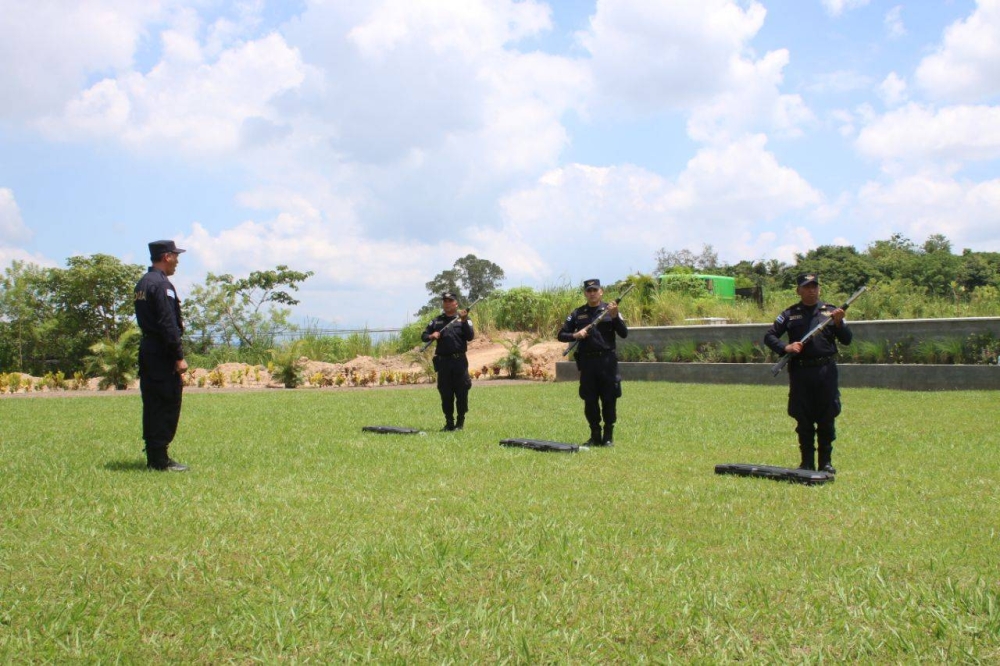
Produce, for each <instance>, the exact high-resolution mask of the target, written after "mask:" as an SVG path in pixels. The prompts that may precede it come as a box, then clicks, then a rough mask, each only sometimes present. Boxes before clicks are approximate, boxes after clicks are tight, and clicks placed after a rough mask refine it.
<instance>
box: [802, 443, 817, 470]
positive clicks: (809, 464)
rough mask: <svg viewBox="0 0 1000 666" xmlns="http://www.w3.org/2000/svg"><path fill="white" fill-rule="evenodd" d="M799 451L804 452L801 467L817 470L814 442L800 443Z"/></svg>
mask: <svg viewBox="0 0 1000 666" xmlns="http://www.w3.org/2000/svg"><path fill="white" fill-rule="evenodd" d="M799 452H800V453H801V454H802V462H800V463H799V469H804V470H808V471H810V472H815V471H816V462H815V459H814V458H813V455H814V454H815V453H816V448H815V447H814V446H813V445H812V444H808V445H807V444H799Z"/></svg>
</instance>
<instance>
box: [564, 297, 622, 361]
mask: <svg viewBox="0 0 1000 666" xmlns="http://www.w3.org/2000/svg"><path fill="white" fill-rule="evenodd" d="M634 286H635V285H634V284H630V285H629V286H627V287H625V291H623V292H622V293H621V294H620V295H619V296H618V298H616V299H615V300H614V303H615V305H618V304H619V303H621V302H622V299H623V298H625V294H627V293H628V292H630V291H632V287H634ZM607 309H608V306H607V305H605V306H604V307H603V308H601V309H600V310H599V311H598V312H597V313H596V315H595V316H594V320H593V321H592V322H590V323H589V324H587V325H586V326H584V327H583V328H581V329H580V331H584V332H586V333H590V329H592V328H594V327H595V326H597V324H598V322H600V321H601V319H603V318H604V313H605V312H606V311H607ZM578 344H580V341H579V340H574V341H573V342H571V343H569V347H566V349H565V350H564V351H563V353H562V355H563V356H568V355H569V353H570V352H571V351H573V350H574V349H576V346H577V345H578Z"/></svg>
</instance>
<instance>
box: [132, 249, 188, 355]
mask: <svg viewBox="0 0 1000 666" xmlns="http://www.w3.org/2000/svg"><path fill="white" fill-rule="evenodd" d="M135 318H136V321H138V322H139V328H140V329H142V335H143V337H144V338H146V339H147V340H149V339H151V340H155V341H156V342H157V343H158V344H156V351H157V353H159V354H162V355H165V356H166V357H167V358H168V359H169V360H171V361H179V360H181V359H183V358H184V349H183V347H182V346H181V334H182V333H183V332H184V323H183V322H182V321H181V300H180V299H179V298H177V290H176V289H174V285H172V284H171V283H170V280H168V279H167V274H166V273H164V272H163V271H161V270H160V269H158V268H152V267H150V269H149V271H148V272H147V273H146V274H145V275H143V276H142V279H141V280H139V283H138V284H136V285H135Z"/></svg>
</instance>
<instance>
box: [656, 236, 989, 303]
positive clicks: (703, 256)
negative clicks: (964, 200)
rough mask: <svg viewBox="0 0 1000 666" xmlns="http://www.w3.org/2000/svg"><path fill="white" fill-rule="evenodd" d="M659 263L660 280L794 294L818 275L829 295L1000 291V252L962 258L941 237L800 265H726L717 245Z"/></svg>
mask: <svg viewBox="0 0 1000 666" xmlns="http://www.w3.org/2000/svg"><path fill="white" fill-rule="evenodd" d="M656 260H657V264H656V267H655V268H654V274H655V275H661V274H663V273H667V272H698V273H714V274H717V275H729V276H732V277H735V278H736V279H737V286H738V287H739V286H743V287H750V286H762V287H765V288H769V289H791V288H794V286H795V276H796V275H798V274H799V273H803V272H817V273H819V274H820V275H821V279H822V283H823V288H824V289H825V290H827V291H834V290H835V291H841V292H847V293H850V292H853V291H855V290H857V289H858V287H860V286H861V285H864V284H871V283H886V282H894V283H896V284H897V285H900V286H902V287H905V288H909V289H911V290H912V291H913V292H914V293H915V294H917V295H921V294H922V295H926V296H930V297H951V298H955V299H962V298H966V299H967V298H969V297H970V296H971V294H972V293H973V292H975V291H976V290H977V289H982V288H989V289H992V290H997V289H1000V253H998V252H973V251H972V250H969V249H963V250H962V252H961V254H955V253H954V252H953V251H952V245H951V241H949V240H948V239H947V238H946V237H945V236H943V235H941V234H933V235H931V236H929V237H928V238H927V240H926V241H924V243H923V244H922V245H917V244H916V243H914V242H913V241H911V240H910V239H909V238H907V237H906V236H904V235H902V234H893V235H892V236H891V237H890V238H888V239H887V240H878V241H875V242H873V243H871V244H870V245H868V246H867V247H866V248H865V249H864V250H862V251H860V252H859V251H858V250H857V249H856V248H854V247H853V246H850V245H820V246H819V247H817V248H815V249H813V250H810V251H809V252H806V253H805V254H796V255H795V263H794V264H785V263H782V262H780V261H778V260H775V259H770V260H766V261H746V260H744V261H740V262H738V263H735V264H720V263H719V261H718V255H717V254H716V253H715V252H714V250H713V249H712V246H711V245H705V246H703V247H702V250H701V252H700V253H697V254H696V253H694V252H692V251H691V250H680V251H676V252H670V251H667V250H665V249H663V248H661V249H660V250H659V251H658V252H657V254H656ZM828 287H829V289H828ZM987 293H989V292H987ZM983 295H984V294H982V293H981V294H980V297H982V296H983ZM995 296H996V294H993V295H992V296H991V297H993V298H995Z"/></svg>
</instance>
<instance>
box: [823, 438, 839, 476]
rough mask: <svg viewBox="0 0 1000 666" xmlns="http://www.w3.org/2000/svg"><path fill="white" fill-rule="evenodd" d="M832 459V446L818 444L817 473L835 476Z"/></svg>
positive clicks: (835, 471)
mask: <svg viewBox="0 0 1000 666" xmlns="http://www.w3.org/2000/svg"><path fill="white" fill-rule="evenodd" d="M832 458H833V444H824V443H820V445H819V471H821V472H826V473H827V474H836V473H837V470H836V469H834V467H833V464H832V462H831V459H832Z"/></svg>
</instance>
